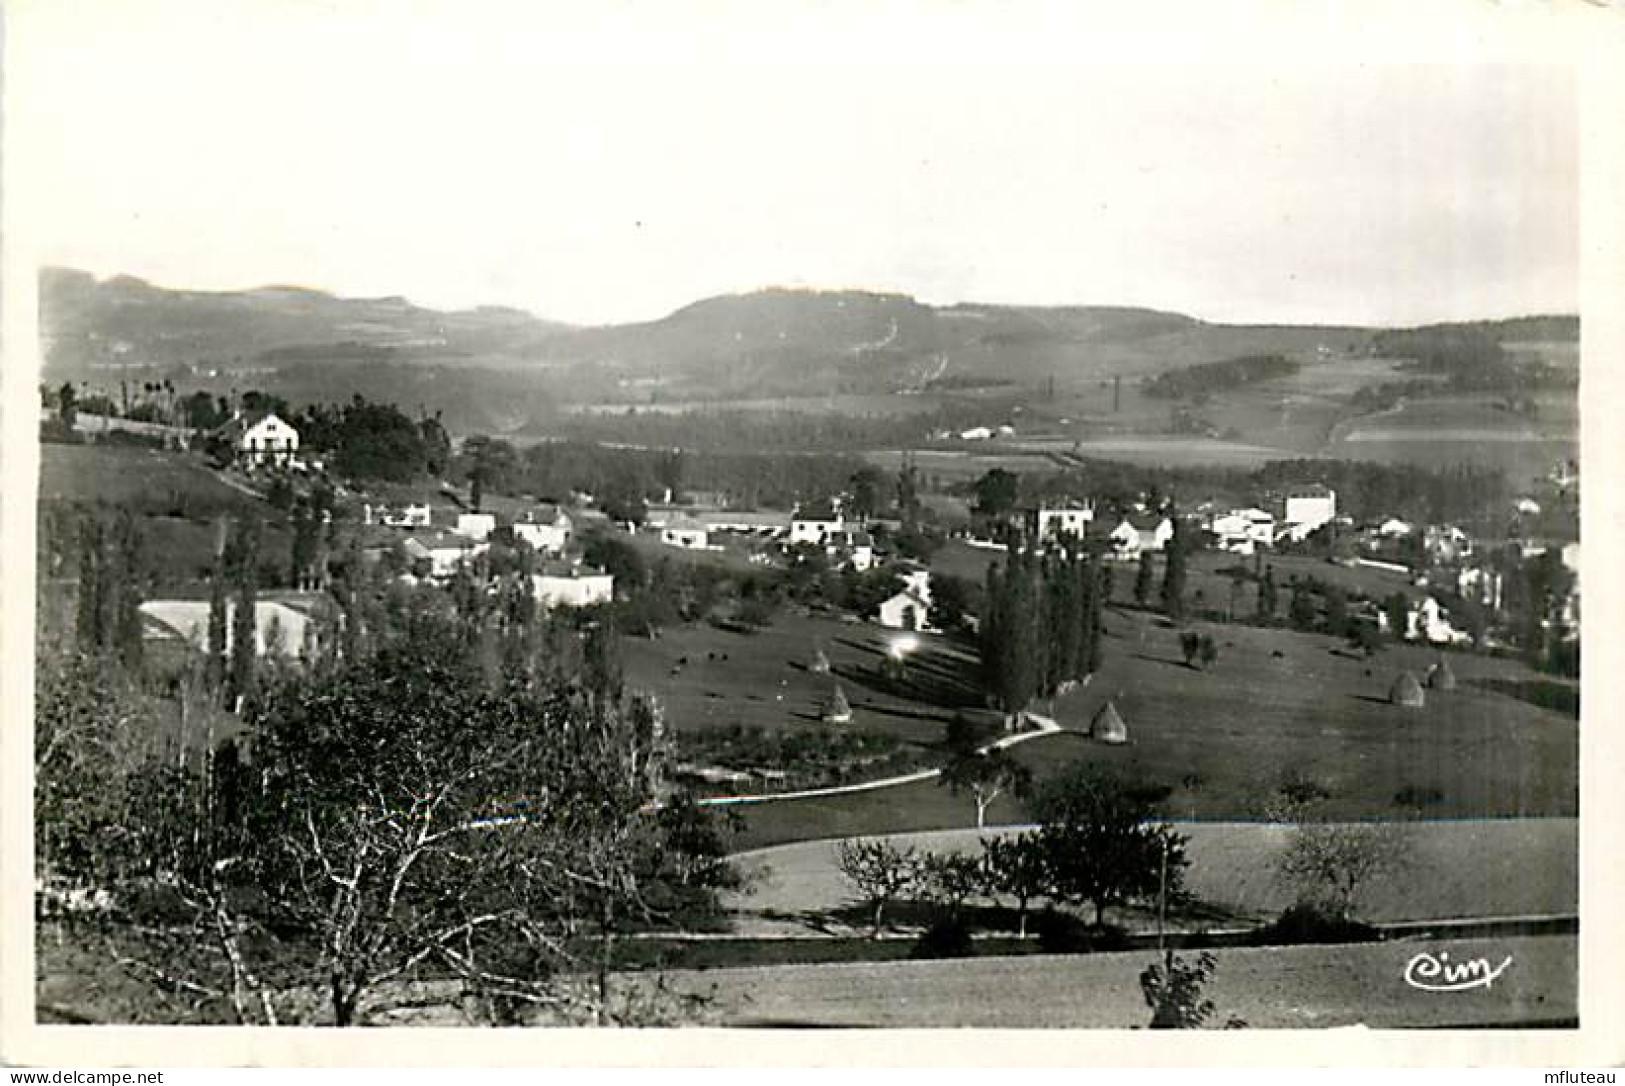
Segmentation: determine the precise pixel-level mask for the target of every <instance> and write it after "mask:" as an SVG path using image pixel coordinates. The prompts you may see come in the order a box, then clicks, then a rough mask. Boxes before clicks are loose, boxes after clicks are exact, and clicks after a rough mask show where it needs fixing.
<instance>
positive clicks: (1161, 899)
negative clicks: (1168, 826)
mask: <svg viewBox="0 0 1625 1086" xmlns="http://www.w3.org/2000/svg"><path fill="white" fill-rule="evenodd" d="M1167 920H1168V840H1167V838H1163V841H1162V867H1161V872H1160V874H1159V875H1158V879H1157V953H1159V954H1161V955H1162V956H1163V962H1164V967H1165V968H1166V969H1167V970H1168V976H1172V975H1173V968H1174V953H1173V951H1172V950H1170V949H1167V947H1166V946H1165V944H1164V940H1163V928H1164V926H1165V925H1166V924H1167Z"/></svg>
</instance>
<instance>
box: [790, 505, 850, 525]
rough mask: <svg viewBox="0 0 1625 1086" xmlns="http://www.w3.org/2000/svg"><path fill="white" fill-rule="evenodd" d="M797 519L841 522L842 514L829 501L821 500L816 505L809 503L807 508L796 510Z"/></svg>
mask: <svg viewBox="0 0 1625 1086" xmlns="http://www.w3.org/2000/svg"><path fill="white" fill-rule="evenodd" d="M795 519H796V520H821V521H831V522H839V521H840V519H841V514H839V513H837V512H836V511H835V507H834V506H833V505H830V504H829V503H828V502H819V503H817V504H816V505H809V506H807V507H806V508H805V509H798V510H796V516H795Z"/></svg>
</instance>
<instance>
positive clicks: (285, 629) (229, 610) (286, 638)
mask: <svg viewBox="0 0 1625 1086" xmlns="http://www.w3.org/2000/svg"><path fill="white" fill-rule="evenodd" d="M141 613H142V615H144V616H145V617H146V618H147V619H150V620H151V621H150V622H148V623H147V624H146V627H147V629H146V634H145V636H147V637H151V638H156V639H160V640H161V639H164V638H169V637H172V638H175V639H178V640H181V641H185V642H186V643H187V644H189V645H191V646H193V647H194V648H197V649H200V650H203V649H206V648H207V645H208V637H209V632H208V631H209V602H208V601H207V600H147V601H145V602H144V603H142V604H141ZM236 613H237V601H236V600H229V599H228V600H227V601H226V644H225V651H227V652H230V651H231V646H232V642H233V638H234V637H235V626H236V624H235V622H234V621H233V618H234V616H235V615H236ZM273 630H275V631H276V633H275V634H274V635H273V633H272V631H273ZM310 633H311V619H310V616H309V615H307V614H305V613H304V612H303V611H300V610H298V609H297V608H294V607H289V606H288V605H287V604H285V603H280V602H278V601H276V600H255V601H254V654H255V655H256V656H264V655H265V654H266V653H267V651H269V649H270V648H271V644H272V642H273V641H276V640H280V642H281V651H282V655H283V656H287V657H290V658H298V657H301V656H303V655H304V652H305V648H306V645H307V638H308V637H309V636H310Z"/></svg>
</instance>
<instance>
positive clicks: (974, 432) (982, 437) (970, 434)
mask: <svg viewBox="0 0 1625 1086" xmlns="http://www.w3.org/2000/svg"><path fill="white" fill-rule="evenodd" d="M992 436H993V431H992V430H990V429H988V428H987V427H986V426H972V427H971V428H970V429H969V430H961V431H959V440H961V441H987V440H988V439H989V438H991V437H992Z"/></svg>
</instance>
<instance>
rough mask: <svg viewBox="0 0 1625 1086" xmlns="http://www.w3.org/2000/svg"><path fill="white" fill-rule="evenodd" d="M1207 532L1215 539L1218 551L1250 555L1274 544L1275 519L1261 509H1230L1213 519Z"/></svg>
mask: <svg viewBox="0 0 1625 1086" xmlns="http://www.w3.org/2000/svg"><path fill="white" fill-rule="evenodd" d="M1208 531H1210V532H1212V533H1213V535H1214V536H1215V537H1217V539H1218V547H1219V549H1220V550H1222V551H1232V552H1234V553H1236V554H1252V553H1253V552H1254V550H1255V549H1256V548H1258V547H1261V546H1262V547H1268V546H1270V545H1271V544H1272V543H1274V542H1275V517H1274V515H1273V514H1271V513H1268V512H1266V511H1264V510H1263V509H1232V510H1230V512H1228V513H1223V514H1221V515H1219V516H1216V517H1214V518H1213V520H1212V522H1211V523H1210V524H1209V525H1208Z"/></svg>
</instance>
